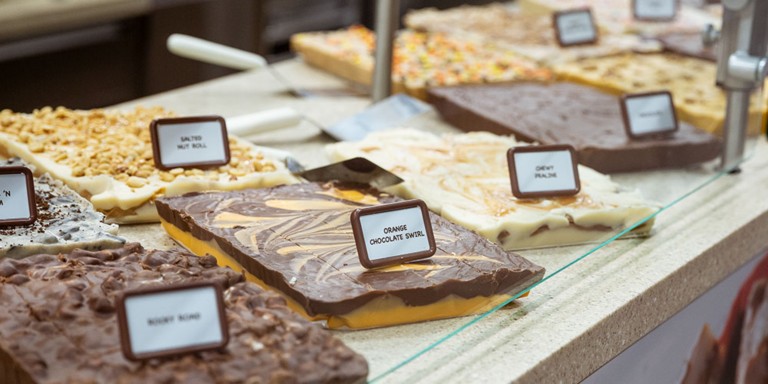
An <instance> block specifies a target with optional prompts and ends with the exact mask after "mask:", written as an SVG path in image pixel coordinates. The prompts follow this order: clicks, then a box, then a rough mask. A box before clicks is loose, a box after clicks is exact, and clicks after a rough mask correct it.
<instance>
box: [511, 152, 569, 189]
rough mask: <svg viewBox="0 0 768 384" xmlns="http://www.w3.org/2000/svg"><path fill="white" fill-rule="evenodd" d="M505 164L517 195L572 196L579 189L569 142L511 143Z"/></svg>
mask: <svg viewBox="0 0 768 384" xmlns="http://www.w3.org/2000/svg"><path fill="white" fill-rule="evenodd" d="M507 165H508V166H509V178H510V181H511V183H512V195H514V196H515V197H517V198H518V199H530V198H541V197H557V196H572V195H575V194H577V193H579V191H580V190H581V181H580V179H579V169H578V160H577V156H576V150H575V149H574V148H573V147H572V146H570V145H529V146H524V147H513V148H510V149H509V150H508V151H507Z"/></svg>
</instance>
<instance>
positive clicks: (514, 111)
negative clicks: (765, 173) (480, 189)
mask: <svg viewBox="0 0 768 384" xmlns="http://www.w3.org/2000/svg"><path fill="white" fill-rule="evenodd" d="M429 101H430V102H431V103H432V104H434V106H435V107H436V108H437V110H438V111H439V112H440V114H441V115H442V116H443V118H444V119H445V120H446V121H448V122H449V123H451V124H453V125H454V126H456V127H458V128H460V129H462V130H464V131H488V132H492V133H496V134H501V135H509V134H513V135H515V137H516V138H517V139H519V140H523V141H529V142H538V143H540V144H544V145H551V144H570V145H573V146H574V147H575V148H576V150H577V152H578V156H579V163H581V164H583V165H586V166H588V167H591V168H594V169H595V170H597V171H600V172H604V173H614V172H631V171H643V170H650V169H657V168H674V167H684V166H688V165H692V164H697V163H701V162H705V161H708V160H712V159H714V158H715V157H717V156H718V155H719V154H720V149H721V142H720V139H718V138H716V137H715V136H713V135H711V134H709V133H706V132H704V131H702V130H699V129H697V128H695V127H693V126H691V125H689V124H686V123H682V122H680V129H679V130H678V131H677V132H676V133H675V134H674V136H672V137H670V138H663V139H642V140H633V139H630V138H629V137H628V136H627V134H626V133H625V130H624V123H623V120H622V116H621V109H620V105H619V99H618V98H617V97H616V96H612V95H608V94H604V93H601V92H599V91H596V90H594V89H591V88H589V87H585V86H581V85H576V84H569V83H554V84H545V83H517V84H509V85H499V86H468V87H444V88H435V89H432V90H430V93H429Z"/></svg>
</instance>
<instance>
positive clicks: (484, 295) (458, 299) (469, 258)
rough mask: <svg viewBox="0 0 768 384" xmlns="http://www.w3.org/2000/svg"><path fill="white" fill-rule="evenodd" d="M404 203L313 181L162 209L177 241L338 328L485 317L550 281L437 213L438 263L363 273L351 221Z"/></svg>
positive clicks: (173, 202) (357, 187) (180, 201)
mask: <svg viewBox="0 0 768 384" xmlns="http://www.w3.org/2000/svg"><path fill="white" fill-rule="evenodd" d="M396 201H401V200H400V199H399V198H397V197H394V196H392V195H389V194H386V193H382V192H380V191H378V190H375V189H372V188H370V187H368V186H366V185H361V184H349V183H335V182H328V183H317V182H313V183H299V184H292V185H285V186H280V187H274V188H266V189H251V190H243V191H232V192H211V193H190V194H187V195H184V196H175V197H164V198H161V199H158V201H157V207H158V212H159V213H160V216H161V217H162V224H163V227H164V228H165V229H166V231H167V232H168V234H170V235H171V237H172V238H174V239H175V240H176V241H178V242H179V243H181V244H182V245H184V246H185V247H187V248H188V249H189V250H191V251H192V252H194V253H196V254H198V255H206V254H209V255H214V256H215V257H216V258H217V259H218V260H219V263H220V264H224V265H229V266H231V267H232V268H233V269H235V270H242V271H244V272H245V273H246V274H247V276H248V277H249V278H250V279H251V280H253V281H256V282H258V283H260V284H262V285H264V286H267V287H270V288H272V289H274V290H276V291H278V292H280V293H282V294H283V295H284V296H285V297H286V298H288V301H289V304H290V305H292V307H293V308H294V309H295V310H297V311H298V312H300V313H302V314H303V315H305V316H306V317H307V318H309V319H313V320H317V321H324V322H325V323H326V325H327V326H328V327H329V328H371V327H380V326H388V325H396V324H405V323H411V322H417V321H425V320H434V319H442V318H448V317H456V316H465V315H470V314H474V313H482V312H484V311H487V310H489V309H490V308H493V307H494V306H496V305H498V304H500V303H502V302H504V301H506V300H509V299H510V298H512V297H514V295H516V294H517V293H519V292H520V291H522V290H523V289H525V288H526V287H528V286H530V285H531V284H533V283H534V282H536V281H538V280H540V279H541V278H542V277H543V275H544V269H543V268H542V267H540V266H538V265H535V264H533V263H531V262H530V261H528V260H526V259H524V258H522V257H520V256H519V255H517V254H514V253H511V252H506V251H503V250H502V249H501V248H499V247H498V246H496V245H495V244H493V243H491V242H489V241H487V240H485V239H483V238H482V237H480V236H478V235H477V234H475V233H472V232H470V231H468V230H466V229H464V228H461V227H459V226H457V225H455V224H452V223H450V222H448V221H447V220H445V219H443V218H441V217H440V216H438V215H435V214H433V213H430V214H429V220H430V223H431V225H432V228H433V232H434V237H435V243H436V246H437V251H436V253H435V254H434V255H433V256H432V257H430V258H427V259H424V260H420V261H415V262H410V263H405V264H399V265H394V266H388V267H382V268H377V269H372V270H368V269H366V268H364V267H363V266H362V265H361V263H360V261H359V259H358V254H357V249H356V247H355V241H354V236H353V234H352V225H351V222H350V214H351V213H352V211H353V210H355V209H357V208H363V207H369V206H373V205H378V204H383V203H391V202H396Z"/></svg>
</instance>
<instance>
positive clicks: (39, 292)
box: [0, 244, 368, 383]
mask: <svg viewBox="0 0 768 384" xmlns="http://www.w3.org/2000/svg"><path fill="white" fill-rule="evenodd" d="M200 280H205V281H217V282H219V283H220V284H222V285H223V287H224V288H225V291H224V298H225V306H226V315H227V320H228V323H229V327H230V342H229V344H228V346H227V347H226V349H225V350H224V351H206V352H201V353H196V354H191V355H185V356H180V357H172V358H163V359H152V360H150V361H149V362H144V363H137V362H132V361H128V360H126V359H125V358H124V357H123V355H122V352H121V350H120V340H119V337H118V332H117V327H116V322H117V321H116V318H115V317H116V315H115V310H114V305H113V303H114V301H115V298H116V297H117V296H118V295H119V294H120V293H121V292H123V291H125V290H128V289H134V288H138V287H141V286H145V285H153V286H157V285H168V284H175V283H186V282H194V281H200ZM0 303H2V304H3V306H4V311H3V313H2V314H0V367H2V374H1V375H0V379H2V382H3V383H49V382H51V383H53V382H55V383H82V382H115V383H128V382H142V383H168V382H174V383H214V382H216V383H221V382H227V383H234V382H249V381H252V382H298V383H301V382H304V383H309V382H312V383H317V382H335V383H347V382H361V381H364V380H365V377H366V376H367V372H368V368H367V363H366V362H365V360H364V359H363V358H362V357H361V356H359V355H357V354H356V353H355V352H353V351H352V350H350V349H348V348H347V347H346V346H344V345H343V344H342V343H341V342H340V341H339V340H338V339H336V338H334V337H333V336H332V335H331V334H330V333H328V332H327V331H325V330H323V329H321V328H320V327H318V326H316V325H313V324H310V323H308V322H307V321H306V320H304V319H302V318H301V317H299V316H298V315H296V314H295V313H293V312H292V311H291V310H290V309H288V308H287V306H286V302H285V300H284V299H283V298H281V297H280V296H278V295H276V294H274V293H269V292H266V291H264V290H263V289H261V288H260V287H258V286H256V285H255V284H252V283H246V282H244V281H243V276H242V275H241V274H239V273H236V272H234V271H232V270H231V269H228V268H220V267H218V266H217V265H216V260H215V259H214V258H213V257H210V256H208V257H197V256H194V255H190V254H188V253H184V252H178V251H151V250H144V249H143V248H142V247H141V246H139V245H138V244H129V245H126V246H125V247H123V248H119V249H115V250H106V251H99V252H91V251H83V250H75V251H73V252H71V253H69V254H60V255H36V256H31V257H28V258H25V259H22V260H13V259H5V260H0Z"/></svg>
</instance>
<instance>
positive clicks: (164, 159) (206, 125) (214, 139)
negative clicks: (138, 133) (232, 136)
mask: <svg viewBox="0 0 768 384" xmlns="http://www.w3.org/2000/svg"><path fill="white" fill-rule="evenodd" d="M149 129H150V135H151V137H152V151H153V153H154V158H155V166H156V167H157V168H159V169H164V170H167V169H172V168H206V167H216V166H221V165H226V164H228V163H229V158H230V154H229V139H228V136H227V126H226V124H225V123H224V118H223V117H221V116H198V117H180V118H164V119H156V120H154V121H152V124H151V125H150V127H149Z"/></svg>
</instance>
